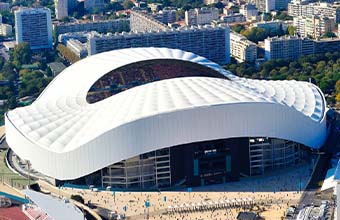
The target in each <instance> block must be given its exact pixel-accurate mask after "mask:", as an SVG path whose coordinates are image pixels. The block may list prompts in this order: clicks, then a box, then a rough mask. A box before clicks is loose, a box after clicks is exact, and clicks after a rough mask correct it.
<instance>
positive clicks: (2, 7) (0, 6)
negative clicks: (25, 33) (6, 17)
mask: <svg viewBox="0 0 340 220" xmlns="http://www.w3.org/2000/svg"><path fill="white" fill-rule="evenodd" d="M0 11H9V3H7V2H0Z"/></svg>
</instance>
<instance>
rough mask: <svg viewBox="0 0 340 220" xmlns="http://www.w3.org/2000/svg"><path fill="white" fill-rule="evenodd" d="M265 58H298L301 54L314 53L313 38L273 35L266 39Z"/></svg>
mask: <svg viewBox="0 0 340 220" xmlns="http://www.w3.org/2000/svg"><path fill="white" fill-rule="evenodd" d="M264 44H265V58H266V60H271V59H289V60H296V59H298V58H299V57H300V56H301V55H311V54H314V53H315V52H314V43H313V40H310V39H303V38H300V37H298V36H284V37H273V38H267V39H265V40H264Z"/></svg>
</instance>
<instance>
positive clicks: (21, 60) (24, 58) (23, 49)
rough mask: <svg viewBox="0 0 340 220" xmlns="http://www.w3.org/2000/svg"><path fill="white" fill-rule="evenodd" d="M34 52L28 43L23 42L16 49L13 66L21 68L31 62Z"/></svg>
mask: <svg viewBox="0 0 340 220" xmlns="http://www.w3.org/2000/svg"><path fill="white" fill-rule="evenodd" d="M31 58H32V50H31V48H30V45H29V44H28V43H27V42H22V43H20V44H18V45H16V46H15V47H14V50H13V64H14V65H15V66H16V67H17V68H19V67H20V66H21V65H23V64H28V63H30V62H31Z"/></svg>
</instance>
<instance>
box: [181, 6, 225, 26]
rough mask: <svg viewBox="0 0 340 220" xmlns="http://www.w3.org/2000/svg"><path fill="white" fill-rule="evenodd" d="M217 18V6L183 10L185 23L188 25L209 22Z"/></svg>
mask: <svg viewBox="0 0 340 220" xmlns="http://www.w3.org/2000/svg"><path fill="white" fill-rule="evenodd" d="M218 18H219V11H218V9H217V8H195V9H190V10H189V11H186V12H185V23H186V25H188V26H195V25H204V24H211V22H212V21H213V20H217V19H218Z"/></svg>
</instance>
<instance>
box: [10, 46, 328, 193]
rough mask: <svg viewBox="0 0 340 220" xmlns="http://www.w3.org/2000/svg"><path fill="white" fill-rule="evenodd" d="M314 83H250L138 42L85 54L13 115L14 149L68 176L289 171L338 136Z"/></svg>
mask: <svg viewBox="0 0 340 220" xmlns="http://www.w3.org/2000/svg"><path fill="white" fill-rule="evenodd" d="M326 111H327V107H326V102H325V98H324V95H323V94H322V92H321V91H320V89H319V88H318V87H316V86H315V85H313V84H311V83H308V82H297V81H270V80H252V79H245V78H240V77H237V76H235V75H233V74H232V73H230V72H229V71H227V70H225V69H223V68H222V67H220V66H219V65H217V64H216V63H213V62H211V61H209V60H207V59H206V58H204V57H201V56H198V55H196V54H193V53H189V52H185V51H181V50H177V49H168V48H131V49H122V50H115V51H111V52H106V53H101V54H98V55H94V56H91V57H89V58H86V59H83V60H81V61H79V62H77V63H75V64H73V65H72V66H70V67H68V68H67V69H65V70H64V71H63V72H62V73H60V74H59V75H58V76H57V77H56V78H55V79H54V80H53V81H52V82H51V83H50V84H49V85H48V87H47V88H46V89H45V90H44V91H43V93H42V94H41V95H40V96H39V97H38V99H37V100H36V101H35V102H34V103H33V104H32V105H30V106H26V107H21V108H16V109H14V110H12V111H9V112H7V113H6V115H5V123H6V138H7V142H8V144H9V146H10V148H11V149H12V150H13V151H14V152H15V153H16V154H17V155H18V156H19V157H20V158H22V159H25V160H29V161H30V163H31V164H32V167H33V168H34V169H35V170H37V171H39V172H41V173H43V174H45V175H47V176H50V177H53V178H55V179H57V180H61V181H74V182H77V181H87V183H90V182H91V183H98V184H102V185H103V186H113V187H121V188H152V187H169V186H176V185H181V184H183V185H187V186H190V185H191V186H197V185H206V184H212V183H222V182H227V181H234V180H238V179H239V178H240V176H247V175H258V174H263V173H265V172H267V171H268V170H275V169H277V168H282V167H289V166H292V165H294V164H297V163H299V161H300V160H301V159H302V158H303V157H305V154H306V150H304V149H310V148H312V149H318V148H320V147H321V146H322V145H323V143H324V142H325V139H326V136H327V123H326Z"/></svg>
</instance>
